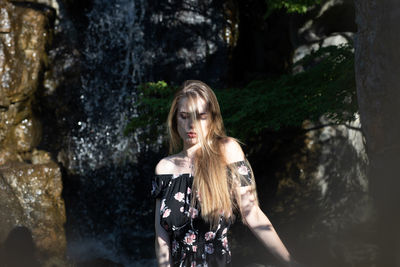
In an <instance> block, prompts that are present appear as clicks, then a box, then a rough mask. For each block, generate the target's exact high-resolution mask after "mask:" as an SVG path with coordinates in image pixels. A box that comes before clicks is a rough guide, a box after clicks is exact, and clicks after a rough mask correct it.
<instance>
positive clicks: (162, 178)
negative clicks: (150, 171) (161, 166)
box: [151, 174, 171, 198]
mask: <svg viewBox="0 0 400 267" xmlns="http://www.w3.org/2000/svg"><path fill="white" fill-rule="evenodd" d="M170 180H171V175H168V174H165V175H157V174H156V175H154V176H153V179H152V181H151V197H152V198H160V197H161V196H162V195H163V194H164V191H165V188H167V186H168V183H169V181H170Z"/></svg>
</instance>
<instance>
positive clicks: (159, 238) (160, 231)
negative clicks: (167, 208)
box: [155, 199, 172, 267]
mask: <svg viewBox="0 0 400 267" xmlns="http://www.w3.org/2000/svg"><path fill="white" fill-rule="evenodd" d="M155 233H156V256H157V262H158V266H160V267H169V266H172V264H171V249H170V242H169V236H168V233H167V232H166V231H165V230H164V228H162V227H161V225H160V199H156V210H155Z"/></svg>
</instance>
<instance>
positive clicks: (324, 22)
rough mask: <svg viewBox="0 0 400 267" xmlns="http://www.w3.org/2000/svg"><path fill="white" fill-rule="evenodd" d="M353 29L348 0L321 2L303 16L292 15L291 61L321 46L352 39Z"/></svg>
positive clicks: (353, 20) (353, 16)
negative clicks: (292, 50)
mask: <svg viewBox="0 0 400 267" xmlns="http://www.w3.org/2000/svg"><path fill="white" fill-rule="evenodd" d="M338 18H340V19H339V20H338ZM356 29H357V27H356V24H355V14H354V3H353V1H351V0H329V1H324V3H323V4H322V5H320V6H316V7H314V8H313V10H311V11H310V12H308V13H307V14H306V15H302V16H294V17H293V19H292V23H291V42H292V45H293V48H294V54H293V63H296V62H297V61H299V60H300V59H302V58H303V57H304V56H306V55H308V54H310V53H311V52H312V51H316V50H318V49H319V48H321V47H327V46H331V45H334V46H337V45H341V44H347V43H350V42H352V41H353V37H354V33H355V31H356ZM298 71H300V70H298V69H295V70H294V72H298Z"/></svg>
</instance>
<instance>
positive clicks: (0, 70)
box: [0, 1, 66, 257]
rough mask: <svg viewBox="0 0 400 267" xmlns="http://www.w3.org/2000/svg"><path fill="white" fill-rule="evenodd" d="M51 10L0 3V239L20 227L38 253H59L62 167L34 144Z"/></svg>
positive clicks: (39, 130)
mask: <svg viewBox="0 0 400 267" xmlns="http://www.w3.org/2000/svg"><path fill="white" fill-rule="evenodd" d="M54 15H55V14H54V11H53V9H52V8H49V7H47V6H45V5H42V4H37V3H29V2H9V1H5V2H4V1H2V2H1V3H0V80H1V83H0V187H1V191H0V229H1V230H0V242H5V241H6V239H7V240H8V239H9V237H10V235H11V233H13V229H16V228H18V227H25V228H26V229H27V230H28V231H27V232H26V231H25V233H28V232H30V233H31V234H32V238H33V242H34V245H35V247H36V248H37V249H38V251H39V253H44V254H49V255H55V256H59V257H62V256H63V253H64V250H65V245H66V244H65V233H64V228H63V227H64V226H63V224H64V222H65V208H64V202H63V200H62V198H61V191H62V181H61V172H60V169H59V167H58V166H57V164H55V163H54V162H52V160H51V157H50V155H49V153H47V152H46V151H42V150H38V149H37V147H38V145H39V143H40V141H41V137H42V128H41V123H40V122H39V120H38V119H37V118H36V116H35V114H34V112H33V107H34V106H35V104H36V97H35V96H36V92H37V90H38V88H39V87H40V86H41V82H42V80H43V70H44V67H45V64H46V61H47V55H46V48H47V46H48V44H49V42H50V40H51V28H52V25H53V21H54ZM21 245H23V244H21ZM4 246H5V247H4V249H5V250H7V249H8V248H7V242H5V245H4Z"/></svg>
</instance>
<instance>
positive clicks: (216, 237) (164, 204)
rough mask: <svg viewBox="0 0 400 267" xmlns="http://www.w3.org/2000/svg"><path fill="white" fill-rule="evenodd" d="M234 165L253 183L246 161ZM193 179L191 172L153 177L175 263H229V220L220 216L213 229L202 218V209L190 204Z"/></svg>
mask: <svg viewBox="0 0 400 267" xmlns="http://www.w3.org/2000/svg"><path fill="white" fill-rule="evenodd" d="M232 165H233V166H234V167H235V168H238V169H237V170H238V173H239V174H240V175H243V177H245V178H246V179H248V181H249V182H251V177H252V175H251V168H250V166H249V165H248V163H247V161H238V162H234V163H232ZM227 169H228V168H227ZM228 173H229V172H228ZM193 178H194V177H193V176H192V175H191V174H189V173H184V174H179V175H173V174H162V175H155V176H154V179H153V180H152V192H151V195H152V197H153V198H159V199H160V201H161V205H160V224H161V226H162V227H163V228H164V229H165V230H166V231H167V233H168V235H169V238H170V242H171V244H170V248H171V255H172V262H173V266H202V267H205V266H209V267H214V266H218V267H219V266H230V263H231V251H230V250H229V245H228V237H227V234H228V230H229V227H230V223H229V222H228V221H227V220H225V219H224V218H223V217H221V218H220V220H219V224H218V226H217V227H216V228H215V229H213V230H211V229H210V225H209V224H208V223H207V222H205V221H204V220H203V219H202V218H201V216H200V210H199V209H198V208H192V207H191V205H190V202H191V194H192V183H193Z"/></svg>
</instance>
